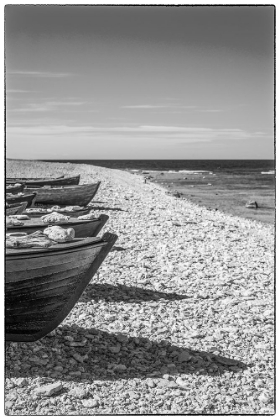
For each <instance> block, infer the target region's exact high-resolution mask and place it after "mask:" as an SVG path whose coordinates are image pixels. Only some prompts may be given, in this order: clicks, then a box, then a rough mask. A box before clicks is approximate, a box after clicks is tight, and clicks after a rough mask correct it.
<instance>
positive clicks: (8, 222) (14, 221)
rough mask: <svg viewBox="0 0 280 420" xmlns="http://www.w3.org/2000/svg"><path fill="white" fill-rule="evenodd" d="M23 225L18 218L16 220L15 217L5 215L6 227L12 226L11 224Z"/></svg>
mask: <svg viewBox="0 0 280 420" xmlns="http://www.w3.org/2000/svg"><path fill="white" fill-rule="evenodd" d="M22 225H24V223H23V222H21V221H20V220H17V219H16V218H13V217H11V216H6V227H7V228H9V227H12V226H22Z"/></svg>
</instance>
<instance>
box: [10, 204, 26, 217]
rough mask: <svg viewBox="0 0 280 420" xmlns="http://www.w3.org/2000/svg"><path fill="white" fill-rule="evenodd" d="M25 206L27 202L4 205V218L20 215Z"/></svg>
mask: <svg viewBox="0 0 280 420" xmlns="http://www.w3.org/2000/svg"><path fill="white" fill-rule="evenodd" d="M26 206H27V202H26V201H25V202H23V203H14V204H6V216H13V215H15V214H22V213H23V212H24V211H25V209H26Z"/></svg>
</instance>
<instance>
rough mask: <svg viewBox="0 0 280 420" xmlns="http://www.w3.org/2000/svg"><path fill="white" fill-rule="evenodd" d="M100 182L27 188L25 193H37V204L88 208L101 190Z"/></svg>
mask: <svg viewBox="0 0 280 420" xmlns="http://www.w3.org/2000/svg"><path fill="white" fill-rule="evenodd" d="M99 185H100V182H97V183H95V184H83V185H69V186H65V187H52V186H47V187H41V188H34V187H30V188H29V187H26V188H25V189H24V191H25V192H28V193H30V192H32V193H36V194H37V196H36V203H38V204H52V205H54V204H57V205H59V206H60V205H62V206H74V205H77V206H87V205H88V203H89V202H90V201H91V200H92V199H93V197H94V196H95V194H96V193H97V190H98V188H99Z"/></svg>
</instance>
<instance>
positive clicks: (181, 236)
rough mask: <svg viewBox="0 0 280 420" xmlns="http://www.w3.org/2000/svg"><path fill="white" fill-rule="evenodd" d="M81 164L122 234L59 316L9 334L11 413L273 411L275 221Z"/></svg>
mask: <svg viewBox="0 0 280 420" xmlns="http://www.w3.org/2000/svg"><path fill="white" fill-rule="evenodd" d="M6 172H7V173H6V175H7V177H12V176H19V175H21V176H25V177H27V176H37V177H38V176H40V177H42V176H46V177H48V176H59V175H62V174H64V175H77V174H81V183H91V182H96V181H101V186H100V188H99V191H98V193H97V195H96V196H95V197H94V200H93V201H92V203H91V205H92V206H93V208H94V212H95V214H96V215H97V216H98V215H100V214H107V215H108V216H109V220H108V222H107V223H106V225H105V226H104V228H103V229H102V231H101V233H100V234H99V236H101V235H102V233H103V232H107V231H110V232H113V233H116V234H117V235H118V240H117V242H116V244H115V246H114V247H113V249H112V251H111V252H110V253H109V255H108V256H107V258H106V259H105V261H104V263H103V264H102V266H101V268H100V269H99V272H98V275H95V276H94V278H93V279H92V281H91V282H90V284H89V285H88V287H87V288H86V290H85V292H84V293H83V295H82V297H81V298H80V300H79V301H78V303H77V304H76V305H75V307H74V308H73V310H72V311H71V312H70V314H69V315H68V317H67V318H66V319H65V320H64V321H63V322H62V324H60V326H59V327H58V328H57V329H56V330H55V331H53V332H52V333H51V334H49V335H47V336H46V337H44V338H43V339H41V340H39V341H37V342H34V343H28V342H27V343H11V342H7V343H6V352H5V357H6V377H5V379H6V385H5V413H6V414H7V415H117V414H123V415H130V414H147V415H148V414H158V415H161V414H169V415H173V414H182V415H183V414H188V415H192V414H193V415H197V414H212V415H215V414H224V415H229V414H235V415H238V414H243V415H244V414H247V415H252V414H264V415H265V414H270V415H271V414H274V413H275V401H274V393H275V383H274V382H275V372H274V369H275V365H274V339H275V335H274V295H275V290H274V240H275V238H274V236H275V232H274V226H273V225H269V224H264V223H261V222H258V221H254V220H248V219H244V218H241V217H237V216H231V215H228V214H225V213H223V212H221V211H215V210H210V209H207V208H206V207H200V206H199V205H197V204H194V203H192V202H190V201H188V200H187V199H186V198H176V197H174V196H172V195H169V194H167V191H166V190H165V189H164V188H163V187H162V186H160V185H157V184H154V183H149V182H146V183H145V182H144V177H143V176H141V175H136V174H132V173H129V172H125V171H120V170H117V169H107V168H103V167H97V166H96V167H95V166H89V165H83V164H80V165H77V164H71V163H56V162H36V161H15V160H8V161H7V164H6Z"/></svg>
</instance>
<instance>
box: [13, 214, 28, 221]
mask: <svg viewBox="0 0 280 420" xmlns="http://www.w3.org/2000/svg"><path fill="white" fill-rule="evenodd" d="M10 217H11V218H12V219H16V220H30V217H28V216H27V214H13V215H12V216H10Z"/></svg>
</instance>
